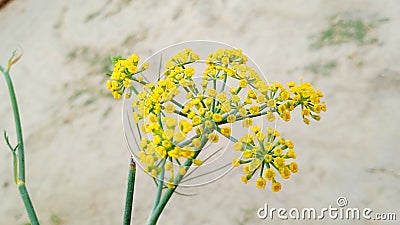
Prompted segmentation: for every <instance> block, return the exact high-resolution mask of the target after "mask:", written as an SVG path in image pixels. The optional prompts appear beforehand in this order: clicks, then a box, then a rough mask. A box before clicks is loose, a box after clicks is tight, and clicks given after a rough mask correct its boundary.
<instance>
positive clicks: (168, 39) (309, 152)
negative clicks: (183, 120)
mask: <svg viewBox="0 0 400 225" xmlns="http://www.w3.org/2000/svg"><path fill="white" fill-rule="evenodd" d="M399 12H400V1H396V0H392V1H389V0H385V1H384V0H382V1H373V0H369V1H366V0H365V1H361V0H360V1H357V0H351V1H348V0H335V1H322V0H312V1H311V0H308V1H305V0H303V1H289V0H285V1H239V0H234V1H221V0H219V1H188V0H186V1H172V0H171V1H155V0H151V1H129V0H128V1H127V0H125V1H124V0H120V1H111V0H102V1H94V0H88V1H76V0H74V1H68V2H66V1H45V0H27V1H12V2H10V3H9V4H8V5H6V6H5V7H4V8H3V9H1V10H0V63H1V64H2V65H5V64H6V62H7V59H8V57H9V56H10V55H11V53H12V51H13V50H14V49H16V48H18V47H21V48H22V49H23V51H24V55H23V58H22V59H21V60H20V62H18V64H17V65H15V66H14V67H13V69H12V77H13V79H14V84H15V86H16V90H17V95H18V100H19V105H20V109H21V114H22V122H23V128H24V132H25V133H24V136H25V141H26V158H27V184H28V188H29V191H30V193H31V197H32V199H33V201H34V204H35V206H36V210H37V212H38V214H39V217H40V220H41V221H42V224H71V225H72V224H99V225H101V224H121V221H122V213H123V206H124V202H123V200H124V194H125V193H124V192H125V183H126V178H127V166H128V162H129V153H128V151H127V149H126V146H125V143H124V139H123V133H122V123H121V107H122V102H117V101H114V100H113V99H111V97H110V96H109V95H108V93H107V92H106V90H105V87H104V83H103V82H104V79H105V78H104V76H103V74H104V71H105V69H107V67H109V66H110V63H109V62H108V61H107V60H108V59H109V57H110V56H113V55H118V54H120V55H124V56H126V55H128V54H130V53H132V52H135V53H138V54H139V55H141V56H142V57H143V58H146V57H148V56H150V55H151V54H152V53H154V52H156V51H157V50H159V49H161V48H164V47H166V46H168V45H171V44H174V43H177V42H182V41H187V40H192V39H211V40H216V41H222V42H225V43H228V44H230V45H233V46H237V47H240V48H242V49H244V51H245V52H246V53H247V54H248V55H249V56H251V57H252V58H253V59H254V60H255V61H256V62H257V63H258V65H259V66H260V68H261V69H262V71H264V73H266V74H267V77H268V79H269V80H271V81H274V80H276V81H281V82H286V81H290V80H298V78H299V77H300V76H301V77H303V79H304V80H309V81H313V82H314V84H315V85H316V86H317V87H318V88H319V89H321V90H322V91H323V92H324V93H325V100H326V101H327V103H328V112H327V113H325V114H323V115H322V121H321V122H320V123H312V124H311V125H310V126H309V127H307V126H303V125H302V124H301V122H300V121H299V120H298V119H297V120H296V119H295V120H294V121H293V123H291V124H289V125H288V124H279V125H278V126H279V129H280V130H281V131H282V133H283V135H284V136H286V137H291V138H292V139H293V140H294V142H295V147H296V149H297V151H298V162H299V165H300V171H299V173H298V174H296V175H295V176H293V177H292V178H291V179H290V180H288V181H284V182H283V190H282V191H281V192H280V193H277V194H276V193H272V192H271V191H269V190H268V189H264V190H258V189H257V188H255V186H254V184H248V185H244V184H242V182H241V181H240V174H241V171H240V170H237V171H234V172H232V173H230V174H229V175H227V176H226V177H224V178H223V179H222V180H219V181H218V182H216V183H213V184H210V185H208V186H205V187H202V188H198V189H195V190H188V191H189V192H197V195H196V196H194V197H182V196H174V197H173V199H172V201H171V202H170V203H169V205H168V206H167V209H166V210H165V213H164V214H163V216H162V218H161V220H160V224H177V225H180V224H189V223H190V224H235V225H236V224H237V225H242V224H396V223H397V222H386V223H385V222H378V221H366V220H361V221H333V220H330V219H326V220H323V221H291V220H289V221H281V220H274V221H269V220H267V221H262V220H259V219H258V218H257V216H256V210H257V209H258V208H259V207H262V206H264V203H268V204H269V205H270V207H276V208H278V207H285V208H287V209H290V208H293V207H299V208H302V207H315V208H317V209H321V208H323V207H327V206H329V205H330V204H331V205H333V206H336V203H335V202H336V199H337V197H339V196H345V197H347V199H348V201H349V206H350V207H360V208H365V207H370V208H372V209H374V212H395V213H397V220H399V219H400V218H399V217H400V210H399V208H400V207H399V206H400V205H399V202H400V164H399V163H398V161H399V156H398V150H399V149H398V146H399V144H400V141H399V140H400V128H399V124H400V114H399V112H398V111H399V108H400V101H399V97H400V66H399V58H400V51H399V49H400V30H399V28H400V13H399ZM342 13H347V14H348V15H351V16H355V17H357V18H361V19H362V20H364V21H371V20H374V18H375V19H376V18H378V19H379V18H388V21H386V22H382V23H380V24H379V26H377V27H376V28H374V29H371V30H370V34H371V35H373V36H374V37H376V38H377V39H378V42H376V43H371V44H357V43H356V42H349V43H345V44H341V45H333V46H327V47H323V48H320V49H311V48H310V45H311V44H312V43H313V42H314V41H315V39H313V38H312V36H313V35H318V34H319V32H321V31H322V30H324V29H326V28H327V27H329V23H330V22H329V21H330V20H329V19H330V18H331V17H332V16H335V15H337V14H342ZM332 61H334V62H335V66H331V67H329V66H321V65H327V64H329V62H332ZM316 68H317V72H315V71H316ZM318 68H319V69H318ZM313 71H314V72H313ZM1 79H2V78H1ZM0 96H1V97H0V129H1V130H3V129H7V130H8V131H9V133H10V136H11V137H12V140H13V141H15V137H14V136H13V134H14V133H13V132H14V128H13V122H12V114H11V106H10V102H9V97H8V94H7V89H6V84H5V82H4V80H2V81H1V82H0ZM154 191H155V188H154V185H153V184H152V181H151V179H149V178H148V177H147V176H146V175H145V174H144V173H143V172H142V171H140V172H138V183H137V185H136V196H135V210H134V221H135V222H134V224H145V221H146V218H147V215H148V212H149V210H150V207H151V205H152V201H153V196H154V195H153V193H154ZM51 218H53V222H52V219H51ZM57 220H58V221H57ZM27 221H28V219H27V216H26V214H25V210H24V208H23V204H22V201H21V199H20V197H19V195H18V192H17V189H16V187H15V186H14V183H13V180H12V159H11V153H10V152H9V151H8V150H7V148H6V145H5V143H4V141H0V224H1V225H3V224H4V225H9V224H10V225H12V224H17V225H20V224H24V223H25V222H27Z"/></svg>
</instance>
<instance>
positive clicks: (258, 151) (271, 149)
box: [232, 126, 298, 192]
mask: <svg viewBox="0 0 400 225" xmlns="http://www.w3.org/2000/svg"><path fill="white" fill-rule="evenodd" d="M251 130H252V132H253V133H249V134H246V135H244V136H242V137H241V138H240V140H238V141H237V142H236V143H235V145H234V149H235V150H236V151H242V156H241V158H240V159H239V158H234V159H233V160H232V164H233V165H234V166H235V167H238V166H239V165H241V164H242V165H244V166H243V171H244V173H245V175H244V176H242V181H243V182H244V183H247V182H248V181H249V180H250V179H251V178H252V177H253V176H257V177H258V179H257V180H256V186H257V187H258V188H264V187H265V186H266V182H267V181H268V180H270V181H271V182H272V186H271V187H272V190H273V191H274V192H277V191H279V190H280V189H281V184H280V183H279V182H277V181H276V173H278V174H279V175H280V176H281V177H282V178H283V179H288V178H289V177H290V175H291V173H296V172H297V170H298V166H297V163H296V162H294V161H290V160H291V159H295V158H296V153H295V151H294V144H293V142H292V141H291V140H288V139H284V138H283V137H280V133H279V131H277V130H275V129H273V128H268V129H267V130H266V132H263V131H262V130H261V128H260V127H258V126H253V127H252V128H251ZM289 161H290V162H289ZM257 172H258V174H256V173H257ZM255 174H256V175H255Z"/></svg>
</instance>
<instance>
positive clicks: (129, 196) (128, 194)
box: [123, 158, 136, 225]
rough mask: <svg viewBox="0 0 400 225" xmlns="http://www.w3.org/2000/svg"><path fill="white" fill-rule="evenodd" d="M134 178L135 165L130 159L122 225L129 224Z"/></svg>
mask: <svg viewBox="0 0 400 225" xmlns="http://www.w3.org/2000/svg"><path fill="white" fill-rule="evenodd" d="M135 176H136V163H135V161H133V158H131V163H130V166H129V176H128V185H127V188H126V199H125V211H124V223H123V224H124V225H129V224H131V218H132V206H133V193H134V191H135Z"/></svg>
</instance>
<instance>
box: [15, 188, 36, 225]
mask: <svg viewBox="0 0 400 225" xmlns="http://www.w3.org/2000/svg"><path fill="white" fill-rule="evenodd" d="M17 186H18V190H19V194H20V195H21V198H22V200H23V202H24V205H25V208H26V212H27V213H28V217H29V219H30V221H31V225H39V220H38V218H37V216H36V213H35V208H34V207H33V204H32V201H31V198H30V197H29V193H28V190H27V189H26V186H25V183H24V182H23V181H21V180H20V181H19V182H18V184H17Z"/></svg>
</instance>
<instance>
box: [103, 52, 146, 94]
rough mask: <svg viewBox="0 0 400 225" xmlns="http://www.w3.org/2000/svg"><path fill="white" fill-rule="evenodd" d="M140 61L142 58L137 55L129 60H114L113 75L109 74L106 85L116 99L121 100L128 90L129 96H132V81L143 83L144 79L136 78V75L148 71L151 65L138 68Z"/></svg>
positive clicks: (116, 58)
mask: <svg viewBox="0 0 400 225" xmlns="http://www.w3.org/2000/svg"><path fill="white" fill-rule="evenodd" d="M139 60H140V58H139V56H138V55H136V54H133V55H131V56H130V57H128V58H127V59H123V58H122V57H115V58H113V62H114V69H113V71H112V73H111V74H108V76H109V77H110V78H109V80H107V83H106V85H107V89H108V90H109V91H110V92H111V93H112V95H113V96H114V98H116V99H120V98H121V97H122V94H123V93H124V92H125V90H127V92H126V93H127V95H128V96H130V93H131V92H130V91H131V89H130V87H131V86H132V81H136V82H139V83H141V82H143V79H144V78H143V77H134V75H136V74H138V73H141V72H143V71H144V70H146V69H147V68H148V67H149V64H147V63H145V64H143V65H142V67H141V68H138V63H139Z"/></svg>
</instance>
